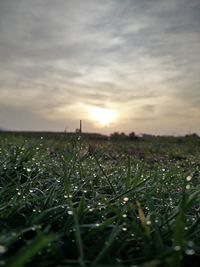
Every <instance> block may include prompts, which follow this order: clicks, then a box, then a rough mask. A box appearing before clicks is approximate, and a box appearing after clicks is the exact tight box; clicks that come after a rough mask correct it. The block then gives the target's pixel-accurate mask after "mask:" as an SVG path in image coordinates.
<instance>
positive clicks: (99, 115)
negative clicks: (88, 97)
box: [89, 107, 116, 126]
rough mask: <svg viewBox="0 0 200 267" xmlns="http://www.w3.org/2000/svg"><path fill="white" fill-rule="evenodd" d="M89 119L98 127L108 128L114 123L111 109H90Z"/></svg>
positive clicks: (114, 117)
mask: <svg viewBox="0 0 200 267" xmlns="http://www.w3.org/2000/svg"><path fill="white" fill-rule="evenodd" d="M89 118H90V119H91V120H93V121H94V122H96V123H98V124H99V125H100V126H108V125H109V124H111V123H112V122H114V121H115V119H116V114H115V112H114V111H113V110H111V109H107V108H99V107H91V108H90V109H89Z"/></svg>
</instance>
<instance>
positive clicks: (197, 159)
mask: <svg viewBox="0 0 200 267" xmlns="http://www.w3.org/2000/svg"><path fill="white" fill-rule="evenodd" d="M89 143H90V144H89ZM199 170H200V139H198V138H186V139H183V140H181V141H180V139H178V138H159V137H157V138H152V139H151V140H142V139H141V140H136V141H132V142H130V141H124V142H120V141H118V142H109V141H99V142H97V141H96V142H94V141H86V140H81V141H80V140H78V139H77V137H76V136H74V137H73V136H71V137H68V136H67V135H66V136H63V135H59V134H57V135H55V136H54V135H53V136H49V135H45V134H43V136H41V137H40V136H39V135H38V134H37V135H34V134H30V135H28V136H23V135H20V134H9V133H7V134H5V133H1V135H0V266H8V267H21V266H35V265H37V266H38V267H40V266H41V267H47V266H48V267H51V266H57V267H64V266H65V267H67V266H121V267H122V266H144V267H157V266H170V267H173V266H174V267H178V266H198V261H199V255H200V226H199V225H200V224H199V221H200V219H199V218H200V217H199V203H200V198H199V193H200V187H199V179H200V174H199V173H200V172H199Z"/></svg>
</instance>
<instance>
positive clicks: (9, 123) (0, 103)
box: [0, 0, 200, 134]
mask: <svg viewBox="0 0 200 267" xmlns="http://www.w3.org/2000/svg"><path fill="white" fill-rule="evenodd" d="M80 119H81V120H82V121H83V129H84V130H85V131H89V132H100V133H111V132H114V131H124V132H126V133H128V132H130V131H135V132H136V133H144V132H145V133H153V134H186V133H189V132H196V133H198V134H200V1H199V0H123V1H122V0H57V1H55V0H17V1H16V0H0V127H2V128H5V129H12V130H51V131H63V130H64V129H65V128H66V129H67V130H68V131H74V130H75V129H76V128H77V127H78V125H79V120H80Z"/></svg>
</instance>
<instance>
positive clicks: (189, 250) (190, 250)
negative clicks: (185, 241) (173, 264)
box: [185, 249, 195, 256]
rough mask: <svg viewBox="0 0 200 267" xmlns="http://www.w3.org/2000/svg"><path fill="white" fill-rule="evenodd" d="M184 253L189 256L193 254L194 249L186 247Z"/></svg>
mask: <svg viewBox="0 0 200 267" xmlns="http://www.w3.org/2000/svg"><path fill="white" fill-rule="evenodd" d="M185 254H186V255H188V256H191V255H194V254H195V251H194V249H186V251H185Z"/></svg>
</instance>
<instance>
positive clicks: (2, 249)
mask: <svg viewBox="0 0 200 267" xmlns="http://www.w3.org/2000/svg"><path fill="white" fill-rule="evenodd" d="M6 251H7V249H6V247H5V246H3V245H0V254H3V253H5V252H6Z"/></svg>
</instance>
